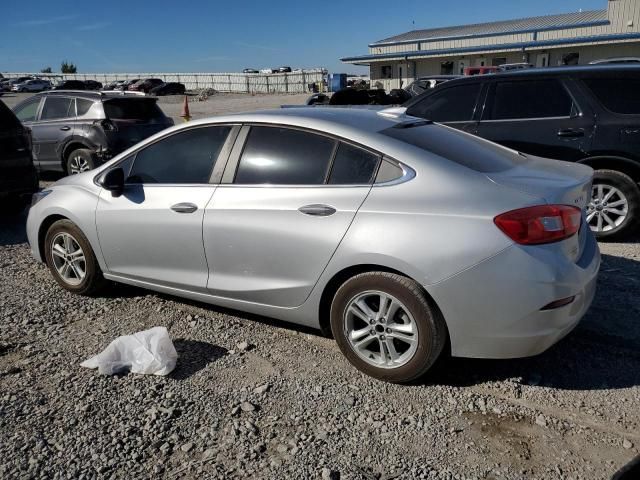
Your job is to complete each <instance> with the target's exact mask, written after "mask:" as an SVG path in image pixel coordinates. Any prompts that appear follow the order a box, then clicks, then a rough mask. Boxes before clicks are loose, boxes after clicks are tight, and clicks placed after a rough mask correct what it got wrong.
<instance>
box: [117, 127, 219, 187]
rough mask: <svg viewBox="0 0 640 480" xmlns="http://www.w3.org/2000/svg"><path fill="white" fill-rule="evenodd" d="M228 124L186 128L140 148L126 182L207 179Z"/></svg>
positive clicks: (201, 181) (194, 181)
mask: <svg viewBox="0 0 640 480" xmlns="http://www.w3.org/2000/svg"><path fill="white" fill-rule="evenodd" d="M230 130H231V127H227V126H216V127H202V128H193V129H190V130H186V131H183V132H180V133H177V134H175V135H171V136H169V137H166V138H164V139H162V140H160V141H158V142H156V143H154V144H151V145H149V146H148V147H146V148H144V149H142V150H140V151H139V152H138V154H137V155H136V159H135V161H134V162H133V166H132V167H131V172H130V173H129V178H128V179H127V182H128V183H209V178H210V176H211V171H212V169H213V165H214V163H215V161H216V159H217V158H218V154H219V153H220V150H221V149H222V146H223V145H224V142H225V140H226V139H227V135H228V134H229V131H230Z"/></svg>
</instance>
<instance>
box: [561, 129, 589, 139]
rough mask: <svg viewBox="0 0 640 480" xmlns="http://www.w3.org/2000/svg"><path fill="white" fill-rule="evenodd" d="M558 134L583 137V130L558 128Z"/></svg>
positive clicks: (567, 136) (565, 136) (568, 136)
mask: <svg viewBox="0 0 640 480" xmlns="http://www.w3.org/2000/svg"><path fill="white" fill-rule="evenodd" d="M558 136H559V137H562V138H577V137H584V130H574V129H573V128H568V129H566V130H558Z"/></svg>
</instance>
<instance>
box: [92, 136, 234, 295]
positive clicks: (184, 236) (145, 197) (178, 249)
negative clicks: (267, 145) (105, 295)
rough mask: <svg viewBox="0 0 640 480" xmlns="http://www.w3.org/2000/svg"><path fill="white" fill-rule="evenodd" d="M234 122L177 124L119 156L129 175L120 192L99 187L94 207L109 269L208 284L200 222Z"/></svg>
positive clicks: (180, 284) (191, 285)
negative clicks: (172, 130) (177, 128)
mask: <svg viewBox="0 0 640 480" xmlns="http://www.w3.org/2000/svg"><path fill="white" fill-rule="evenodd" d="M238 128H239V127H233V126H228V125H220V126H201V127H194V128H190V129H188V130H181V131H179V132H176V133H173V134H170V135H168V136H166V137H163V138H161V139H159V140H157V141H156V142H154V143H152V144H150V145H147V146H145V147H143V148H142V149H141V150H139V151H138V152H136V153H135V154H132V155H131V156H130V157H128V158H127V159H125V160H123V161H122V162H119V164H118V166H121V167H122V168H123V169H124V170H125V176H126V178H127V180H126V185H125V189H124V192H123V194H122V195H121V196H117V197H114V196H112V194H111V193H110V192H109V191H106V190H103V191H102V192H101V194H100V199H99V202H98V207H97V210H96V226H97V229H98V238H99V240H100V248H101V250H102V254H103V256H104V260H105V263H106V264H107V270H108V272H109V274H111V275H113V276H117V277H120V278H124V279H127V278H128V279H133V280H142V281H148V282H151V283H155V284H159V285H164V286H169V287H175V288H188V289H190V290H198V289H200V290H204V289H205V287H206V283H207V277H208V275H209V268H208V265H207V259H206V257H205V253H204V248H203V243H202V221H203V218H204V212H205V207H206V206H207V204H208V203H209V200H210V199H211V195H212V194H213V192H214V190H215V188H216V185H215V184H216V183H217V182H216V181H215V180H214V178H213V175H214V173H215V172H214V166H216V165H218V158H219V157H220V158H222V157H223V156H224V155H225V152H226V154H227V155H228V150H229V148H230V147H228V146H227V142H228V139H230V133H231V132H233V131H237V130H238ZM221 163H222V164H224V161H223V162H221ZM114 168H115V167H114Z"/></svg>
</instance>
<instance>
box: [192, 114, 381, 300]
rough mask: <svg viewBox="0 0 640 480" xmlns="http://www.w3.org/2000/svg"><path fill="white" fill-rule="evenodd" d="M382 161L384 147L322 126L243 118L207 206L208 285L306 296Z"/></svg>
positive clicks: (230, 294)
mask: <svg viewBox="0 0 640 480" xmlns="http://www.w3.org/2000/svg"><path fill="white" fill-rule="evenodd" d="M245 138H246V143H245ZM379 162H380V157H379V156H378V155H377V154H376V153H375V152H370V151H368V150H364V149H362V148H360V147H358V146H355V145H351V144H348V143H345V142H342V141H339V140H337V139H334V138H332V137H329V136H326V135H323V134H320V133H318V132H312V131H307V130H300V129H296V128H288V127H287V128H285V127H277V126H264V125H255V126H250V127H249V126H245V127H243V130H242V131H241V133H240V135H239V136H238V141H237V142H236V145H235V146H234V151H233V152H232V154H231V157H230V160H229V163H228V165H227V168H226V170H225V173H224V177H223V180H222V183H221V184H220V186H219V187H218V189H217V190H216V192H215V193H214V195H213V199H212V201H211V204H210V205H209V206H208V207H207V211H206V213H205V218H204V232H203V238H204V244H205V252H206V256H207V260H208V261H209V268H210V275H209V281H208V284H207V288H208V290H209V292H210V293H212V294H214V295H217V296H221V297H226V298H232V299H236V300H243V301H249V302H255V303H262V304H268V305H274V306H280V307H295V306H299V305H301V304H302V303H303V302H304V301H305V300H306V298H307V297H308V295H309V294H310V293H311V290H312V288H313V286H314V285H315V284H316V282H317V280H318V278H319V277H320V274H321V273H322V271H323V270H324V268H325V267H326V265H327V264H328V262H329V260H330V258H331V256H332V255H333V253H334V252H335V250H336V249H337V248H338V245H339V244H340V241H341V240H342V238H343V237H344V235H345V233H346V232H347V229H348V228H349V225H350V224H351V222H352V220H353V218H354V216H355V214H356V212H357V211H358V209H359V208H360V206H361V205H362V203H363V201H364V200H365V198H366V196H367V195H368V193H369V191H370V190H371V183H372V180H373V177H374V176H375V173H376V170H377V168H378V164H379Z"/></svg>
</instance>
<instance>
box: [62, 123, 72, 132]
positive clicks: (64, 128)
mask: <svg viewBox="0 0 640 480" xmlns="http://www.w3.org/2000/svg"><path fill="white" fill-rule="evenodd" d="M60 130H62V131H63V132H68V131H69V130H71V127H67V126H66V125H65V126H64V127H60Z"/></svg>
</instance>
